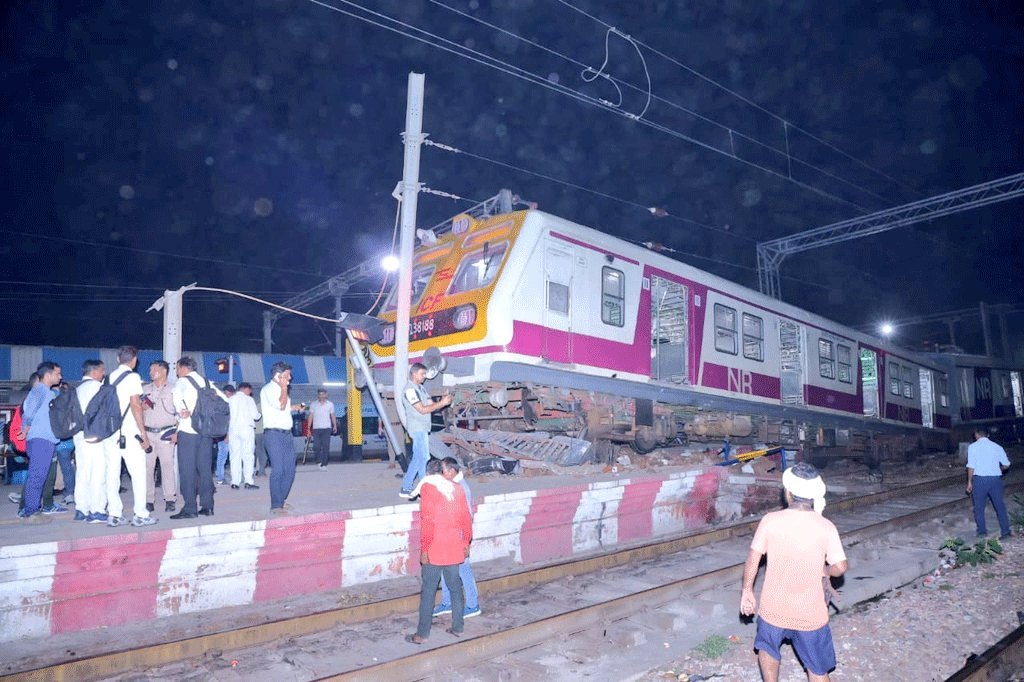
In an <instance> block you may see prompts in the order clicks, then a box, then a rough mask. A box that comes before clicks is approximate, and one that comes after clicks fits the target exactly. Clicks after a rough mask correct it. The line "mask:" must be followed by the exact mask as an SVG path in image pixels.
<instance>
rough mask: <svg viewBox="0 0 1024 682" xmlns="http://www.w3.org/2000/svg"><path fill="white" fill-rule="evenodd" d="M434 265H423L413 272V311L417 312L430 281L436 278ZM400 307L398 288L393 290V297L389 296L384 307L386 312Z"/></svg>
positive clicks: (411, 307)
mask: <svg viewBox="0 0 1024 682" xmlns="http://www.w3.org/2000/svg"><path fill="white" fill-rule="evenodd" d="M434 269H435V266H434V265H421V266H419V267H418V268H416V269H415V270H413V271H412V305H411V306H410V309H411V310H416V306H418V305H419V303H420V299H421V298H422V297H423V292H424V291H426V290H427V285H428V284H430V280H431V279H433V278H434ZM397 307H398V287H397V286H396V287H395V288H394V289H392V290H391V295H390V296H388V302H387V304H385V306H384V312H387V311H389V310H394V309H395V308H397Z"/></svg>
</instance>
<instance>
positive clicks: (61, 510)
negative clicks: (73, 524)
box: [42, 502, 71, 515]
mask: <svg viewBox="0 0 1024 682" xmlns="http://www.w3.org/2000/svg"><path fill="white" fill-rule="evenodd" d="M69 511H71V510H70V509H68V508H67V507H62V506H61V505H59V504H57V503H56V502H54V503H53V504H51V505H50V506H49V507H43V509H42V512H43V513H44V514H47V515H50V514H67V513H68V512H69Z"/></svg>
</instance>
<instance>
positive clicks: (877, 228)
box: [757, 173, 1024, 299]
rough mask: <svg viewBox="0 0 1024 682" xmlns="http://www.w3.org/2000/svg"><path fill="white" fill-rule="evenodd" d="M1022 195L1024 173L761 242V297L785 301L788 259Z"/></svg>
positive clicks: (759, 248)
mask: <svg viewBox="0 0 1024 682" xmlns="http://www.w3.org/2000/svg"><path fill="white" fill-rule="evenodd" d="M1021 194H1024V173H1017V174H1016V175H1010V176H1007V177H1005V178H1002V179H1000V180H992V181H990V182H985V183H982V184H980V185H975V186H974V187H968V188H967V189H960V190H956V191H954V192H949V193H947V194H940V195H938V196H935V197H931V198H929V199H921V200H920V201H915V202H913V203H910V204H904V205H903V206H897V207H895V208H888V209H886V210H884V211H878V212H877V213H871V214H869V215H865V216H859V217H857V218H850V219H849V220H844V221H842V222H838V223H833V224H831V225H825V226H824V227H816V228H814V229H813V230H807V231H806V232H799V233H797V234H794V235H790V236H788V237H781V238H779V239H773V240H771V241H767V242H761V243H759V244H758V245H757V278H758V283H759V285H760V287H761V293H763V294H767V295H768V296H771V297H772V298H778V299H781V298H782V295H781V294H782V292H781V289H780V283H779V268H780V266H781V265H782V261H783V260H784V259H785V258H786V256H790V255H792V254H794V253H800V252H801V251H808V250H810V249H816V248H818V247H820V246H828V245H830V244H838V243H839V242H845V241H848V240H851V239H858V238H860V237H867V236H869V235H872V234H878V233H879V232H885V231H886V230H892V229H894V228H897V227H903V226H905V225H912V224H913V223H918V222H922V221H925V220H931V219H933V218H939V217H941V216H946V215H952V214H954V213H960V212H962V211H967V210H969V209H972V208H979V207H981V206H987V205H989V204H995V203H998V202H1001V201H1007V200H1009V199H1014V198H1016V197H1018V196H1020V195H1021Z"/></svg>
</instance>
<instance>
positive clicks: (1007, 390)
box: [999, 374, 1010, 400]
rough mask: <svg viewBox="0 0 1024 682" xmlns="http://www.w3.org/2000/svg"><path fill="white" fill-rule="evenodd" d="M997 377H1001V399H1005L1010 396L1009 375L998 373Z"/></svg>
mask: <svg viewBox="0 0 1024 682" xmlns="http://www.w3.org/2000/svg"><path fill="white" fill-rule="evenodd" d="M999 378H1000V379H1002V382H1001V383H1002V385H1003V400H1007V399H1009V397H1010V375H1009V374H1000V375H999Z"/></svg>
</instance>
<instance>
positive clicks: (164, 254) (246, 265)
mask: <svg viewBox="0 0 1024 682" xmlns="http://www.w3.org/2000/svg"><path fill="white" fill-rule="evenodd" d="M0 232H3V233H6V234H13V235H16V236H19V237H29V238H31V239H45V240H47V241H62V242H67V243H69V244H82V245H85V246H95V247H99V248H104V249H117V250H121V251H131V252H132V253H141V254H145V255H149V256H160V257H162V258H180V259H183V260H192V261H199V262H202V263H216V264H218V265H230V266H234V267H239V268H253V269H257V270H269V271H272V272H287V273H289V274H293V275H305V276H308V277H318V278H322V277H323V274H321V273H316V272H309V271H308V270H294V269H292V268H278V267H274V266H271V265H257V264H255V263H239V262H236V261H228V260H223V259H220V258H209V257H204V256H189V255H186V254H183V253H171V252H169V251H154V250H152V249H140V248H138V247H134V246H123V245H121V244H104V243H102V242H96V241H91V240H89V239H75V238H72V237H61V236H58V235H52V234H37V233H35V232H22V231H20V230H8V229H0Z"/></svg>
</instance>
